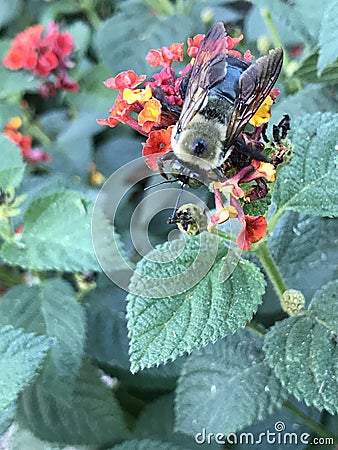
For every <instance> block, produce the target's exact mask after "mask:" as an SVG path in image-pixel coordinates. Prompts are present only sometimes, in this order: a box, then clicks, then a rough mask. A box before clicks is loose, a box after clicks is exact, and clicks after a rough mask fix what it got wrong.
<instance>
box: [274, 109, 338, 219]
mask: <svg viewBox="0 0 338 450" xmlns="http://www.w3.org/2000/svg"><path fill="white" fill-rule="evenodd" d="M290 139H291V141H292V143H293V145H294V156H293V158H292V161H291V163H290V164H289V165H288V166H286V167H283V168H282V169H281V170H280V171H279V173H278V176H277V181H276V185H275V188H274V191H273V197H272V201H273V202H274V203H275V204H276V206H277V208H281V210H280V211H277V214H279V215H280V214H281V213H282V212H284V211H285V210H287V209H290V210H293V211H297V212H300V213H305V214H311V215H317V216H322V217H323V216H336V215H337V214H338V185H337V175H338V171H337V167H336V166H335V164H334V157H335V155H336V152H337V150H336V145H337V141H338V115H337V114H331V113H317V114H312V115H304V116H302V117H298V118H296V119H295V120H294V121H293V123H292V132H291V133H290Z"/></svg>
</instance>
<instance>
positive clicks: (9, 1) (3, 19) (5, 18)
mask: <svg viewBox="0 0 338 450" xmlns="http://www.w3.org/2000/svg"><path fill="white" fill-rule="evenodd" d="M21 9H22V2H21V0H2V1H1V3H0V28H3V26H4V25H7V24H8V23H9V22H10V21H11V20H13V19H14V18H15V17H16V16H17V15H18V14H20V10H21Z"/></svg>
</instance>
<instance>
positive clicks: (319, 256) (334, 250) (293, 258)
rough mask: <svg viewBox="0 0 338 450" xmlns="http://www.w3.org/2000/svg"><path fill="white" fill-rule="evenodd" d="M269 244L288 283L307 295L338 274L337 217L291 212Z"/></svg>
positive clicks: (286, 214) (276, 230)
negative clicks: (330, 217)
mask: <svg viewBox="0 0 338 450" xmlns="http://www.w3.org/2000/svg"><path fill="white" fill-rule="evenodd" d="M268 245H269V249H270V251H271V254H272V256H273V258H274V260H275V261H276V262H277V264H278V267H279V269H280V271H281V274H282V276H283V278H284V280H285V283H286V285H287V286H288V287H290V288H292V289H298V290H301V291H302V293H303V294H304V296H305V298H308V299H310V298H312V297H313V295H314V293H315V291H316V290H317V289H318V288H319V286H322V285H324V284H326V283H328V282H329V281H332V280H334V279H336V278H337V272H336V270H337V254H338V240H337V219H328V218H322V217H311V216H305V215H302V214H297V213H294V212H292V211H290V212H287V213H285V214H284V216H283V217H282V218H281V219H280V221H279V222H278V223H277V225H276V227H275V228H274V232H273V236H271V238H270V239H269V241H268Z"/></svg>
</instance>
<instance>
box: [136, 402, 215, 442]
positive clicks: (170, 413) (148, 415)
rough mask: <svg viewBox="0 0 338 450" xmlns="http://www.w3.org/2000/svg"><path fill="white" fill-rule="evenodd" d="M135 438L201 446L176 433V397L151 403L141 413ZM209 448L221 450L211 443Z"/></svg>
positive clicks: (189, 438)
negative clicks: (148, 438)
mask: <svg viewBox="0 0 338 450" xmlns="http://www.w3.org/2000/svg"><path fill="white" fill-rule="evenodd" d="M134 433H135V436H137V437H138V438H139V439H142V438H143V439H145V438H147V437H150V438H151V439H162V440H165V441H168V442H172V443H174V444H176V445H181V446H183V447H184V448H189V449H194V450H197V449H200V448H201V445H200V444H197V443H196V442H194V440H193V439H191V437H190V436H187V435H186V434H183V433H181V432H179V431H174V395H173V393H171V394H168V395H162V396H161V397H160V398H157V399H156V400H155V401H153V402H151V403H149V404H148V405H147V406H146V407H145V408H144V409H143V410H142V412H141V413H140V415H139V417H138V420H137V423H136V426H135V430H134ZM208 448H210V449H211V450H212V449H220V448H221V447H220V446H219V445H217V444H215V443H214V442H213V443H210V445H208Z"/></svg>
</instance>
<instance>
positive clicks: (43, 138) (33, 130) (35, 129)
mask: <svg viewBox="0 0 338 450" xmlns="http://www.w3.org/2000/svg"><path fill="white" fill-rule="evenodd" d="M28 133H29V134H30V135H32V136H33V137H34V138H35V139H37V140H38V141H40V142H41V144H42V145H44V146H47V147H48V146H49V145H50V144H51V143H52V140H51V139H50V137H49V136H47V134H46V133H44V132H43V131H42V130H41V128H40V127H39V125H37V124H36V123H31V124H29V125H28Z"/></svg>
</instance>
